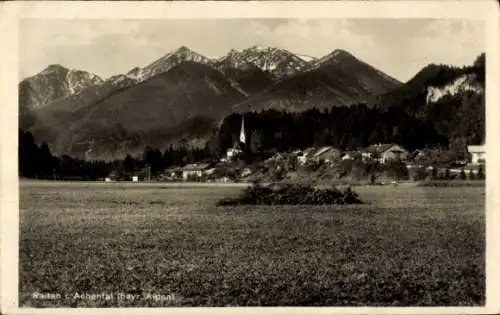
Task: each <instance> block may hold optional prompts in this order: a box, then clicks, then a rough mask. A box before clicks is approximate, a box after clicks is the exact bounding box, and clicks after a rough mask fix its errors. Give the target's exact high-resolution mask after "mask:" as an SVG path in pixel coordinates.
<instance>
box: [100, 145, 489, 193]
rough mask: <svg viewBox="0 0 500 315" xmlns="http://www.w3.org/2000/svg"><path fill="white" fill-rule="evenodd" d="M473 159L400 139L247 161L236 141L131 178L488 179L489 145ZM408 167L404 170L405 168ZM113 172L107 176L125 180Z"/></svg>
mask: <svg viewBox="0 0 500 315" xmlns="http://www.w3.org/2000/svg"><path fill="white" fill-rule="evenodd" d="M467 149H468V158H467V159H463V160H456V159H453V157H450V155H451V152H448V151H442V150H437V149H420V150H415V151H412V152H410V151H408V150H406V149H405V148H403V147H402V146H400V145H398V144H395V143H387V144H374V145H370V146H368V147H366V148H364V149H358V150H351V151H342V150H340V149H338V148H335V147H332V146H323V147H310V148H307V149H305V150H295V151H292V152H276V153H275V154H274V155H272V156H271V157H269V158H267V159H265V160H263V161H259V162H256V163H252V164H249V165H247V164H246V163H245V162H244V161H243V160H242V158H241V156H242V154H243V151H242V150H241V149H240V148H239V147H238V146H237V145H235V146H234V147H233V148H230V149H228V150H227V153H226V155H225V156H224V157H223V158H221V159H220V160H219V161H203V162H201V163H192V164H187V165H184V166H181V167H173V168H168V169H166V170H164V171H163V172H161V173H160V174H157V175H156V176H152V175H151V169H150V168H149V167H148V166H146V167H144V168H141V169H138V170H136V171H135V172H134V173H133V174H131V176H130V177H129V181H132V182H144V181H147V182H151V181H173V182H176V181H184V182H225V183H229V182H254V181H282V180H284V181H287V180H288V181H292V182H293V181H304V180H307V179H309V180H311V179H313V178H314V179H316V180H321V179H324V180H349V181H354V182H356V181H368V182H370V183H371V184H375V183H382V184H383V183H386V182H387V183H394V182H395V181H398V182H399V181H404V180H412V181H416V180H425V179H427V180H429V179H441V180H451V179H484V173H485V160H486V154H485V147H484V145H481V146H472V145H471V146H468V147H467ZM402 168H403V169H402ZM120 180H123V179H120V178H118V177H117V176H116V174H115V173H114V172H113V173H111V174H110V175H109V176H108V177H107V178H106V179H105V181H107V182H111V181H120Z"/></svg>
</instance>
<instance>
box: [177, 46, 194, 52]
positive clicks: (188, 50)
mask: <svg viewBox="0 0 500 315" xmlns="http://www.w3.org/2000/svg"><path fill="white" fill-rule="evenodd" d="M175 52H178V53H187V52H193V51H192V50H191V49H189V48H188V47H186V46H184V45H182V46H181V47H179V48H177V50H176V51H175Z"/></svg>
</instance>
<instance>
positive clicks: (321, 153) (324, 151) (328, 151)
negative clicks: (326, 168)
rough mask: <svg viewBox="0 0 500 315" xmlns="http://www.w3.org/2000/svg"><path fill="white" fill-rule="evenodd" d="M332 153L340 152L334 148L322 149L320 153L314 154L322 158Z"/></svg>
mask: <svg viewBox="0 0 500 315" xmlns="http://www.w3.org/2000/svg"><path fill="white" fill-rule="evenodd" d="M331 152H340V150H339V149H337V148H334V147H321V148H320V149H319V150H318V151H316V152H315V153H314V155H313V156H314V157H318V156H321V155H323V154H327V153H331Z"/></svg>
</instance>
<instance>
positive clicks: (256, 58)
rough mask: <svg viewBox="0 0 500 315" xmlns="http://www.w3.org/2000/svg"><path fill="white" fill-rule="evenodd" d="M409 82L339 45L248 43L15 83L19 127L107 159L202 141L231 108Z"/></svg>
mask: <svg viewBox="0 0 500 315" xmlns="http://www.w3.org/2000/svg"><path fill="white" fill-rule="evenodd" d="M455 79H456V78H455ZM410 83H411V82H410ZM406 86H407V84H403V83H401V82H399V81H397V80H396V79H394V78H392V77H390V76H389V75H387V74H385V73H383V72H381V71H380V70H378V69H375V68H374V67H372V66H371V65H369V64H367V63H365V62H363V61H361V60H359V59H358V58H356V57H355V56H353V55H352V54H350V53H349V52H346V51H343V50H334V51H332V52H331V53H330V54H328V55H326V56H324V57H322V58H312V57H308V56H300V55H296V54H293V53H291V52H289V51H287V50H284V49H279V48H274V47H258V46H254V47H250V48H247V49H243V50H230V51H229V52H228V54H227V55H225V56H223V57H221V58H218V59H215V58H209V57H206V56H203V55H201V54H199V53H197V52H195V51H192V50H191V49H189V48H187V47H184V46H182V47H180V48H179V49H177V50H175V51H172V52H169V53H167V54H166V55H164V56H162V57H161V58H159V59H157V60H155V61H154V62H152V63H151V64H149V65H147V66H145V67H142V68H141V67H136V68H134V69H132V70H130V71H129V72H127V73H126V74H121V75H116V76H113V77H111V78H108V79H102V78H99V77H98V76H97V75H95V74H92V73H89V72H85V71H81V70H69V69H66V68H64V67H63V66H60V65H50V66H48V67H47V68H46V69H44V70H43V71H41V72H40V73H38V74H36V75H34V76H32V77H29V78H26V79H24V80H23V81H22V82H20V84H19V114H20V127H21V128H23V129H24V130H26V131H30V132H31V133H32V134H33V135H34V136H35V139H37V140H38V141H40V142H42V141H43V142H46V143H48V144H49V146H50V148H51V150H52V151H53V153H55V154H58V155H61V154H68V155H71V156H75V157H80V158H86V159H96V158H99V159H113V158H122V157H124V156H125V155H126V154H132V155H134V154H139V153H140V152H142V150H143V148H144V147H145V146H146V145H149V146H156V147H164V146H166V145H168V144H178V143H180V142H182V143H183V144H187V145H191V146H203V145H204V144H205V143H206V141H207V140H208V139H209V137H210V135H211V134H212V133H213V132H214V130H216V129H217V127H218V125H219V124H220V122H221V121H222V119H223V118H224V117H225V116H226V115H228V114H230V113H232V112H245V111H258V110H263V109H283V110H287V111H302V110H306V109H309V108H312V107H318V108H326V107H330V106H350V105H353V104H357V103H367V104H372V105H375V104H379V103H381V102H382V103H383V102H385V101H384V100H385V99H398V98H397V97H396V96H394V95H397V94H398V91H400V90H402V89H403V90H404V89H406V88H407V87H406ZM434 93H436V92H434ZM437 93H438V94H439V92H437ZM436 95H437V94H436ZM381 98H383V99H381Z"/></svg>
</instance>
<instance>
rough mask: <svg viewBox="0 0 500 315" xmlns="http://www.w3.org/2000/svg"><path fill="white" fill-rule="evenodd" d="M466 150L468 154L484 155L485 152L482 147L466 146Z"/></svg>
mask: <svg viewBox="0 0 500 315" xmlns="http://www.w3.org/2000/svg"><path fill="white" fill-rule="evenodd" d="M467 150H468V151H469V152H470V153H484V152H485V151H486V148H485V147H484V145H468V146H467Z"/></svg>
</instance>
